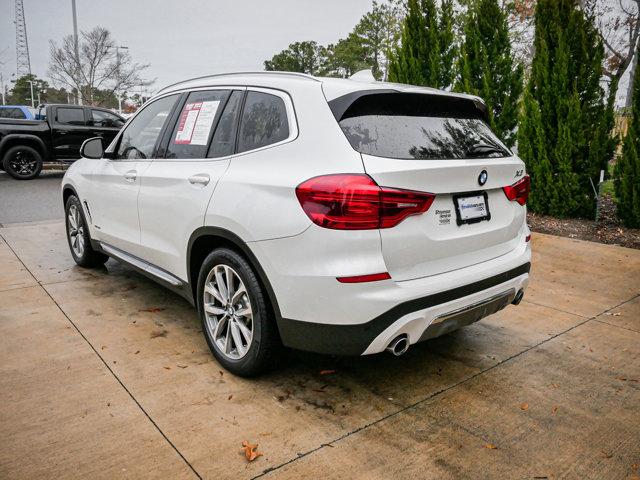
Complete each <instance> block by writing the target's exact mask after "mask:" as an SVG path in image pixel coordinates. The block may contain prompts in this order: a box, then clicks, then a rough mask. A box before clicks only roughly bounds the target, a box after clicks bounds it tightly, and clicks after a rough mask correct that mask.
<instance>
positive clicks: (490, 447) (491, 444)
mask: <svg viewBox="0 0 640 480" xmlns="http://www.w3.org/2000/svg"><path fill="white" fill-rule="evenodd" d="M484 448H488V449H489V450H495V449H497V448H498V447H496V446H495V445H494V444H493V443H487V444H486V445H485V446H484Z"/></svg>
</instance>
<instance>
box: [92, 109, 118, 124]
mask: <svg viewBox="0 0 640 480" xmlns="http://www.w3.org/2000/svg"><path fill="white" fill-rule="evenodd" d="M91 117H92V118H93V126H94V127H99V128H120V127H121V126H122V125H124V121H123V120H122V119H121V118H120V117H118V116H117V115H114V114H113V113H110V112H105V111H103V110H93V109H91Z"/></svg>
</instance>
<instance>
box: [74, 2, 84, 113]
mask: <svg viewBox="0 0 640 480" xmlns="http://www.w3.org/2000/svg"><path fill="white" fill-rule="evenodd" d="M71 12H72V14H73V49H74V53H75V55H76V75H77V76H78V105H82V93H81V92H80V53H79V51H78V16H77V15H76V0H71Z"/></svg>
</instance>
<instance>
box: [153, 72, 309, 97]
mask: <svg viewBox="0 0 640 480" xmlns="http://www.w3.org/2000/svg"><path fill="white" fill-rule="evenodd" d="M238 75H287V76H295V77H301V78H306V79H308V80H313V81H314V82H319V81H320V80H318V79H317V78H316V77H314V76H313V75H309V74H307V73H300V72H280V71H263V72H227V73H216V74H213V75H203V76H201V77H194V78H189V79H187V80H182V81H180V82H176V83H172V84H171V85H167V86H166V87H163V88H161V89H160V90H158V93H162V92H164V91H165V90H168V89H169V88H171V87H176V86H178V85H182V84H183V83H189V82H193V81H194V80H204V79H206V78H218V77H229V76H238Z"/></svg>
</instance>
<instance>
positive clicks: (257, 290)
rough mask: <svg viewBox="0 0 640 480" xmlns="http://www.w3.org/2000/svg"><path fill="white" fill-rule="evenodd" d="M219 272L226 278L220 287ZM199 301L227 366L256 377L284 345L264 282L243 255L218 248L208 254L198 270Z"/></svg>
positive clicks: (205, 327) (212, 344)
mask: <svg viewBox="0 0 640 480" xmlns="http://www.w3.org/2000/svg"><path fill="white" fill-rule="evenodd" d="M218 275H219V276H220V277H218ZM227 275H229V276H227ZM218 278H222V284H223V285H222V287H221V286H220V281H218ZM229 281H230V282H231V284H232V287H231V290H232V291H234V294H233V295H231V296H229V295H227V292H226V291H225V290H227V288H226V286H227V285H228V283H229ZM205 285H206V286H207V291H205ZM242 286H244V291H245V293H242V290H243V289H242ZM212 292H216V294H214V293H212ZM229 297H231V301H229ZM205 300H206V304H207V311H205ZM223 302H224V303H223ZM197 306H198V314H199V315H200V320H201V323H202V332H203V333H204V336H205V338H206V340H207V343H208V344H209V348H210V349H211V352H212V353H213V355H214V357H215V358H216V360H218V362H219V363H220V365H222V366H223V367H224V368H225V369H226V370H228V371H230V372H231V373H233V374H234V375H238V376H241V377H252V376H255V375H258V374H260V373H262V372H264V371H266V370H267V369H268V368H269V367H271V366H272V365H273V363H274V362H275V360H276V359H277V356H278V354H279V352H280V351H281V344H280V337H279V335H278V331H277V327H276V322H275V318H274V315H273V312H272V311H271V309H270V308H269V307H268V304H267V301H266V292H265V290H264V288H263V287H262V285H261V284H260V282H259V281H258V278H257V276H256V274H255V272H254V271H253V269H252V268H251V266H250V265H249V263H248V262H247V261H246V260H245V259H244V258H243V257H242V256H241V255H239V254H238V253H236V252H235V251H233V250H230V249H227V248H217V249H215V250H213V251H212V252H211V253H210V254H209V255H208V256H207V258H205V260H204V262H203V263H202V266H201V267H200V274H199V275H198V288H197ZM247 307H249V310H247ZM214 312H215V313H214ZM248 312H250V318H249V313H248ZM234 325H235V326H234ZM218 326H219V328H218V329H216V327H218ZM234 330H235V333H234ZM247 331H249V333H250V339H248V338H247V337H248V334H247ZM238 340H240V342H238ZM228 342H230V343H228ZM238 343H239V344H240V347H238ZM227 347H228V348H227ZM243 350H244V351H243Z"/></svg>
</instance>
